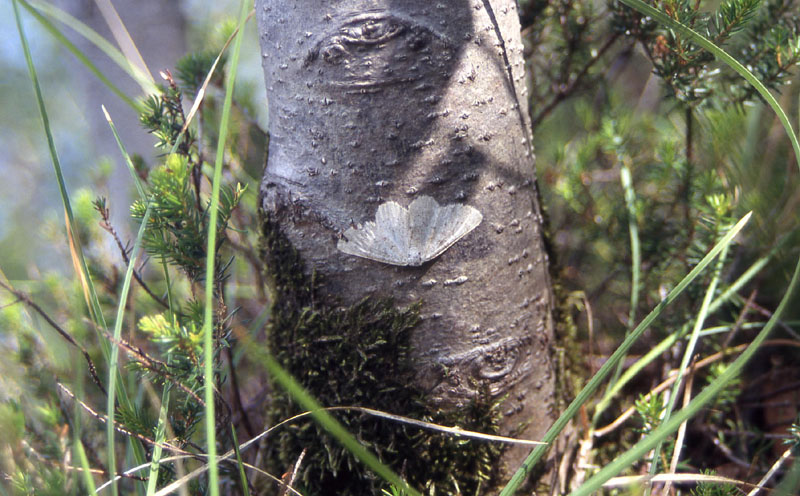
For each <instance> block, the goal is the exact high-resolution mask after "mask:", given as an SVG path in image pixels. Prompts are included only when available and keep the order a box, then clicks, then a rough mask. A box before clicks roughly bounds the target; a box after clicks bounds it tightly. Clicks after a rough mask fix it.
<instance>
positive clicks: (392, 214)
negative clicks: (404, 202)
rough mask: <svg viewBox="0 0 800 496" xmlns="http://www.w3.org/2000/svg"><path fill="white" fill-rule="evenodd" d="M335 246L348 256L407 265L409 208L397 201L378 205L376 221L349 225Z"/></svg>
mask: <svg viewBox="0 0 800 496" xmlns="http://www.w3.org/2000/svg"><path fill="white" fill-rule="evenodd" d="M344 237H345V238H346V241H345V239H340V240H339V242H338V243H337V245H336V247H337V248H338V249H339V250H340V251H342V252H344V253H347V254H349V255H355V256H357V257H363V258H368V259H370V260H375V261H377V262H383V263H387V264H391V265H401V266H405V265H408V239H409V233H408V211H407V210H406V209H405V208H403V207H401V206H400V205H399V204H397V203H395V202H386V203H384V204H382V205H380V206H379V207H378V211H377V212H376V214H375V222H366V223H365V224H364V225H363V226H361V227H360V228H353V227H351V228H349V229H348V230H347V231H345V233H344Z"/></svg>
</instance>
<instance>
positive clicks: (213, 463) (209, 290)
mask: <svg viewBox="0 0 800 496" xmlns="http://www.w3.org/2000/svg"><path fill="white" fill-rule="evenodd" d="M248 3H249V2H248V1H246V0H242V3H241V10H240V12H239V26H244V23H245V19H246V17H247V13H248V12H249V11H250V9H248V8H247V6H248ZM243 31H244V30H243V29H240V30H239V33H238V34H237V35H236V40H235V41H234V42H233V54H232V55H231V65H230V69H229V71H228V75H227V78H226V80H225V101H224V103H223V107H222V117H221V119H220V125H219V141H218V142H217V156H216V160H215V162H214V178H213V181H212V183H211V184H212V185H211V204H210V205H209V207H208V215H209V221H208V248H207V249H206V280H205V286H206V287H205V316H204V321H203V360H204V362H203V365H204V373H203V375H204V384H205V402H206V411H205V424H206V443H207V445H208V446H207V450H208V463H209V470H208V475H209V477H208V485H209V490H210V494H211V496H217V495H218V494H219V470H218V467H217V446H216V429H215V427H216V422H215V420H216V418H215V415H214V312H213V305H214V283H215V277H214V274H215V268H214V265H215V262H216V249H217V218H218V216H219V191H220V183H221V182H222V161H223V158H224V156H225V142H226V140H227V137H228V121H229V119H230V113H231V104H232V102H233V88H234V84H235V82H236V69H237V67H238V65H239V52H240V50H241V47H242V34H243Z"/></svg>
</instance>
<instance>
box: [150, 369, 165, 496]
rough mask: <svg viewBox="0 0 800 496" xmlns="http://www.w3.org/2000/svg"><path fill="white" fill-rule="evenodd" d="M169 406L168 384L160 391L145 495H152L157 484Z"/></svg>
mask: <svg viewBox="0 0 800 496" xmlns="http://www.w3.org/2000/svg"><path fill="white" fill-rule="evenodd" d="M168 406H169V385H168V384H165V385H164V391H163V392H162V393H161V408H159V411H158V426H157V427H156V438H155V441H156V445H155V446H153V455H152V457H151V458H150V474H149V476H148V478H147V496H153V494H155V492H156V486H157V484H158V472H159V470H158V468H159V463H160V462H161V453H162V451H163V450H162V444H163V443H164V440H165V439H166V432H167V408H168Z"/></svg>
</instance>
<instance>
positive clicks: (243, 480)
mask: <svg viewBox="0 0 800 496" xmlns="http://www.w3.org/2000/svg"><path fill="white" fill-rule="evenodd" d="M231 436H232V437H233V451H234V452H235V453H236V466H237V467H239V480H240V481H241V483H242V494H244V496H250V486H249V485H248V483H247V476H246V475H245V473H244V462H243V461H242V454H241V453H239V438H238V437H237V436H236V427H234V425H233V424H231Z"/></svg>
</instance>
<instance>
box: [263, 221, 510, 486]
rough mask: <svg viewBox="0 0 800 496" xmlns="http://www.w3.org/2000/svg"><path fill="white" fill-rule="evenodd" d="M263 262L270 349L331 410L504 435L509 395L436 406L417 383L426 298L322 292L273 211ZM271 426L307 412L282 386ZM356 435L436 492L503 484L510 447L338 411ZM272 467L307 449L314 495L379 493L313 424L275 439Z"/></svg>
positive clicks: (284, 466) (307, 476) (284, 465)
mask: <svg viewBox="0 0 800 496" xmlns="http://www.w3.org/2000/svg"><path fill="white" fill-rule="evenodd" d="M262 216H263V218H262V240H261V258H262V260H263V261H264V266H265V267H266V275H267V280H268V281H269V285H270V290H271V292H272V321H271V322H270V324H269V326H268V330H267V332H268V336H267V340H268V343H269V348H270V352H271V353H272V354H273V355H274V356H275V357H276V358H277V359H278V360H279V361H280V362H281V364H282V365H283V366H284V367H286V369H287V370H288V371H289V372H290V373H291V374H292V375H293V376H294V377H295V379H297V380H298V381H299V382H300V383H301V384H302V385H303V386H304V387H305V388H306V389H307V390H308V391H309V392H310V393H311V394H312V395H313V396H314V397H316V398H317V399H318V400H319V401H320V402H321V403H322V404H323V405H326V406H362V407H369V408H374V409H376V410H382V411H385V412H389V413H394V414H398V415H404V416H408V417H411V418H415V419H420V420H425V421H429V422H435V423H439V424H443V425H448V426H452V425H457V426H459V427H461V428H462V429H466V430H474V431H479V432H484V433H489V434H494V433H497V432H498V430H499V429H498V426H499V420H500V416H501V412H500V409H499V407H500V401H497V400H492V399H491V398H489V396H488V394H487V395H485V396H484V398H485V401H484V400H481V399H479V400H478V401H475V402H473V403H471V404H470V405H468V406H467V407H464V408H462V409H460V410H458V411H451V412H444V411H439V410H435V409H432V408H430V407H429V406H428V405H427V404H426V402H425V395H424V392H423V391H420V390H419V389H417V388H416V387H414V385H413V377H414V370H413V369H412V368H411V363H410V361H409V356H410V351H411V347H410V336H411V331H412V329H413V328H414V327H415V326H416V325H417V323H418V322H419V307H420V306H421V303H418V304H415V305H413V306H412V307H409V308H395V306H394V305H393V302H392V301H391V300H390V299H379V298H367V299H364V300H362V301H360V302H358V303H356V304H355V305H353V306H350V307H340V306H336V305H335V303H334V302H331V301H325V302H321V301H320V299H319V298H317V297H315V285H316V281H314V277H307V276H305V275H304V274H305V272H304V267H303V261H302V259H301V257H300V256H299V254H298V253H297V251H296V250H295V249H294V248H293V247H292V245H291V243H290V242H289V241H288V240H287V239H286V237H285V236H284V235H283V233H282V232H281V230H280V227H279V226H278V224H277V223H276V222H275V221H274V220H273V219H272V218H271V216H270V214H269V213H262ZM269 408H270V410H269V419H270V424H272V425H274V424H275V423H277V422H279V421H281V420H284V419H287V418H289V417H292V416H294V415H296V414H298V413H300V412H301V410H300V409H299V408H298V407H297V406H296V405H295V403H294V402H293V401H292V400H291V398H290V397H289V396H288V394H286V392H284V391H283V390H281V389H280V388H279V387H276V388H275V389H274V392H273V397H272V398H271V401H270V407H269ZM334 414H335V416H336V417H337V418H338V419H339V420H340V421H341V422H342V423H343V424H344V425H345V426H346V428H347V429H348V430H349V431H350V432H351V433H352V434H353V435H355V437H356V438H357V439H358V440H359V441H361V442H362V443H363V444H364V445H365V446H367V447H368V448H369V449H370V450H371V451H372V452H373V453H375V454H376V455H377V456H378V457H379V458H380V459H381V460H382V461H383V462H384V463H386V464H388V465H389V466H391V467H392V468H393V469H394V470H395V471H397V472H398V473H400V475H401V476H403V477H404V478H405V479H406V480H407V481H408V482H409V483H410V484H411V485H412V486H413V487H416V488H418V489H423V490H424V492H426V493H429V494H434V493H435V494H437V495H440V494H470V495H472V494H485V493H488V492H489V491H490V490H491V489H492V488H494V487H495V486H496V483H497V480H496V479H497V475H498V473H499V472H498V469H499V467H498V464H499V460H500V457H501V455H502V452H503V446H501V445H498V444H496V443H488V442H484V441H474V440H465V439H463V438H455V437H452V436H448V435H445V434H442V433H436V432H432V431H427V430H421V429H419V428H417V427H412V426H408V425H404V424H400V423H397V422H394V421H390V420H386V419H380V418H375V417H372V416H368V415H366V414H362V413H358V412H335V413H334ZM267 444H268V458H267V467H266V469H267V470H268V471H270V472H271V473H274V474H282V473H285V472H286V471H288V470H291V467H292V466H293V465H294V464H295V462H296V461H297V459H298V457H299V456H300V454H301V452H302V451H303V450H304V449H307V452H306V455H305V457H304V458H303V462H302V465H301V467H300V472H299V474H298V477H297V479H296V481H295V485H296V486H297V487H298V488H303V493H304V494H308V495H329V494H330V495H354V496H356V495H357V496H363V495H372V494H380V490H381V489H382V488H386V487H387V486H386V483H385V482H383V481H382V480H380V479H377V478H376V476H374V475H373V474H372V473H371V472H369V471H368V470H367V469H366V468H365V467H364V465H363V464H362V463H361V462H359V461H357V460H356V459H354V458H353V457H352V456H351V455H350V454H349V453H348V452H347V451H346V450H345V449H344V448H342V447H341V446H340V445H339V444H338V443H337V442H336V441H335V440H334V439H332V438H331V437H329V436H328V435H327V434H326V433H325V432H324V431H322V430H321V429H320V428H319V427H317V425H316V424H315V423H313V422H312V421H303V422H294V423H290V424H288V425H287V426H285V427H282V428H281V429H280V431H279V433H278V434H276V435H275V436H274V437H270V439H269V440H268V442H267Z"/></svg>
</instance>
